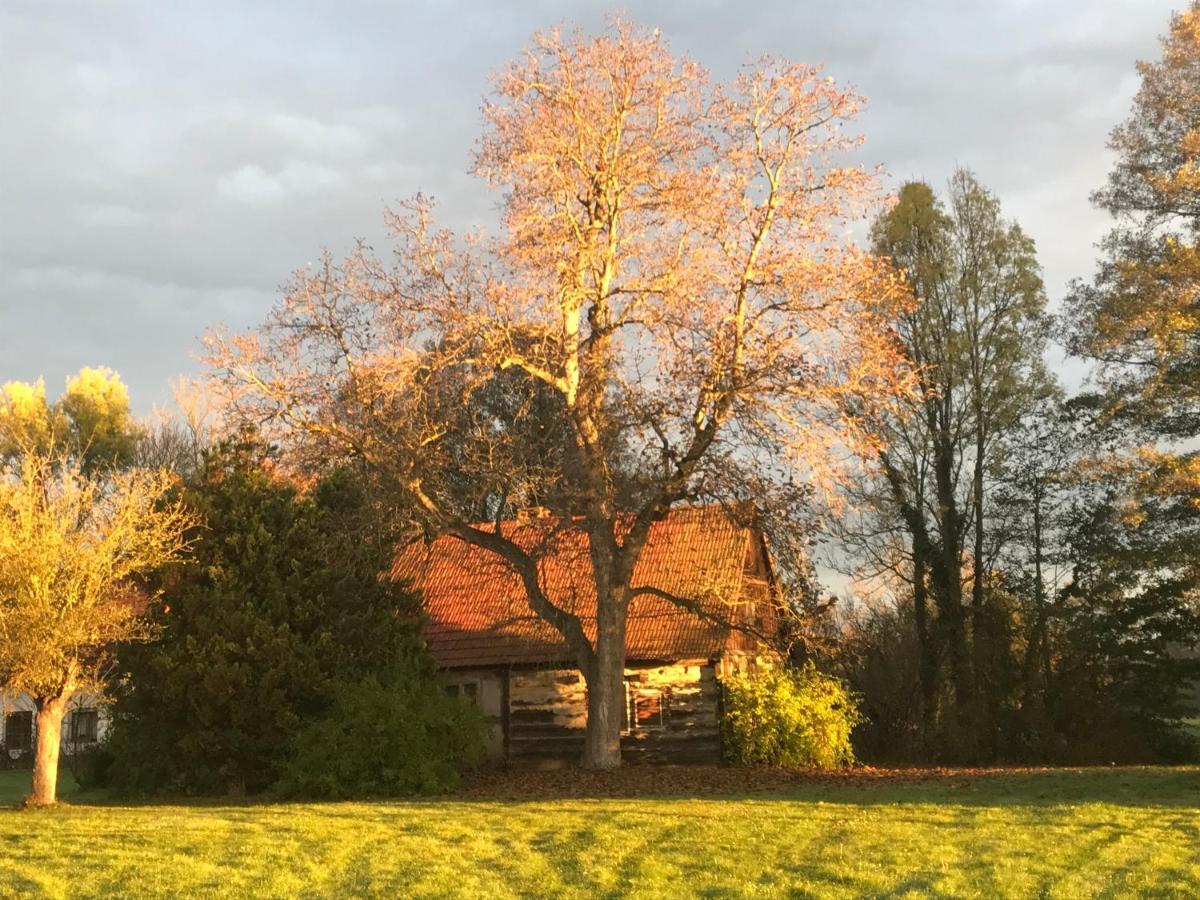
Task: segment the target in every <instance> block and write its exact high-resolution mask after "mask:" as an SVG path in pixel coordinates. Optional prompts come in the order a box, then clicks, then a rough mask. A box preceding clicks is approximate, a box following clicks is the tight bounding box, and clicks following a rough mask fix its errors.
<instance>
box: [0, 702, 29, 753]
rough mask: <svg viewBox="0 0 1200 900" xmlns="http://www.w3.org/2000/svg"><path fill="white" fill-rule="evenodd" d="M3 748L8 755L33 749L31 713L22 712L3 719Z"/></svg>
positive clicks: (10, 714) (13, 713)
mask: <svg viewBox="0 0 1200 900" xmlns="http://www.w3.org/2000/svg"><path fill="white" fill-rule="evenodd" d="M4 747H5V749H7V750H8V751H9V752H10V753H11V752H12V751H14V750H32V749H33V713H31V712H29V711H28V710H22V711H21V712H12V713H9V714H8V715H7V716H5V717H4Z"/></svg>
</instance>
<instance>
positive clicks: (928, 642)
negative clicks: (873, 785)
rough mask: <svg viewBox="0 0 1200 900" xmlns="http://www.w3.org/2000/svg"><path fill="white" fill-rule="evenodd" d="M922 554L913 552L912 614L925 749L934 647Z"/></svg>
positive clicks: (932, 719) (930, 731)
mask: <svg viewBox="0 0 1200 900" xmlns="http://www.w3.org/2000/svg"><path fill="white" fill-rule="evenodd" d="M925 568H926V566H925V555H924V554H923V553H921V552H920V551H917V550H914V551H913V613H914V616H915V617H916V625H917V645H918V652H919V653H920V675H921V727H922V730H923V732H924V733H923V734H922V735H921V740H922V743H923V744H924V745H925V746H924V749H925V750H928V749H929V747H930V745H931V741H932V740H933V735H934V732H935V730H936V727H937V648H936V647H935V646H934V642H933V636H932V635H931V634H930V629H929V588H928V585H926V583H925V577H926V576H925Z"/></svg>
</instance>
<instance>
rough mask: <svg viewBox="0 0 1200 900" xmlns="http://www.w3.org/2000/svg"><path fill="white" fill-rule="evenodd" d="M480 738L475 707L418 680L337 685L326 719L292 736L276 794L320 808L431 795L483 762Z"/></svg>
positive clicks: (393, 677) (420, 676)
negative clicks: (323, 802) (329, 803)
mask: <svg viewBox="0 0 1200 900" xmlns="http://www.w3.org/2000/svg"><path fill="white" fill-rule="evenodd" d="M486 734H487V726H486V723H485V721H484V718H483V716H482V714H481V713H480V711H479V709H478V708H477V707H476V706H475V705H474V704H472V703H470V702H468V701H466V700H460V699H458V698H455V697H449V696H447V695H446V693H445V692H444V691H443V690H442V689H441V688H440V687H439V686H438V685H437V684H436V683H433V682H432V681H430V680H429V678H428V677H427V676H426V675H425V674H424V673H411V672H407V671H393V672H390V673H388V674H387V675H385V676H383V677H378V676H374V675H372V676H368V677H366V678H363V679H361V680H358V681H342V682H339V683H338V684H337V687H336V689H335V693H334V702H333V706H332V709H331V710H330V712H329V714H328V715H326V716H325V717H323V718H321V719H318V720H316V721H313V722H310V723H309V724H307V725H305V726H303V727H302V728H301V729H300V731H299V732H298V733H297V734H296V737H295V739H294V740H293V742H292V745H291V755H290V757H289V759H288V761H287V763H286V764H285V766H284V769H283V773H282V776H281V777H280V779H279V782H278V784H277V785H276V790H277V791H278V792H279V793H280V794H283V795H285V796H304V797H313V798H318V799H327V800H338V799H347V798H362V797H396V796H403V795H406V794H430V793H437V792H439V791H444V790H446V789H448V788H451V787H453V786H454V785H456V784H457V783H458V779H459V776H460V774H461V773H462V772H463V771H464V770H465V769H468V768H471V767H473V766H475V765H477V764H478V763H479V762H480V761H481V760H482V759H483V756H484V751H485V739H486Z"/></svg>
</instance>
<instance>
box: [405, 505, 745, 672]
mask: <svg viewBox="0 0 1200 900" xmlns="http://www.w3.org/2000/svg"><path fill="white" fill-rule="evenodd" d="M501 528H502V533H503V534H504V536H505V537H508V538H510V539H512V540H514V541H515V542H517V543H518V544H519V545H520V546H522V547H524V548H526V549H527V550H528V549H534V550H536V551H537V555H538V557H539V560H540V561H539V569H540V576H541V577H540V581H541V584H542V588H543V590H544V591H545V593H546V595H547V596H548V597H549V598H550V599H551V601H552V602H554V603H555V604H556V605H557V606H559V607H561V608H564V609H568V610H570V611H571V612H573V613H575V614H577V615H579V616H580V617H581V619H582V620H583V625H584V629H585V630H586V631H587V634H588V637H589V638H592V639H594V637H595V615H596V592H595V587H594V584H593V582H592V577H591V566H590V561H589V559H588V554H587V541H586V538H585V537H584V535H583V534H582V533H581V532H579V531H577V530H574V529H562V528H558V527H557V523H556V522H555V521H554V520H545V519H544V520H533V521H531V522H517V521H509V522H504V523H502V525H501ZM752 539H753V535H752V532H751V530H750V528H748V527H746V526H742V525H737V524H735V523H733V522H732V521H731V520H730V519H729V518H728V516H727V515H726V513H725V512H724V511H723V510H722V509H720V508H719V507H692V508H686V509H680V510H676V511H673V512H672V513H671V514H670V515H669V516H668V517H667V518H666V519H665V520H663V521H661V522H657V523H655V524H654V525H653V526H652V528H651V530H650V537H649V540H648V542H647V544H646V547H645V549H644V550H643V552H642V556H641V558H640V559H639V561H638V564H637V567H636V569H635V570H634V578H633V584H634V586H635V587H639V586H649V587H654V588H657V589H659V590H662V591H666V592H667V593H669V594H671V595H673V596H676V597H682V598H686V599H687V600H688V601H690V602H692V603H695V604H696V605H697V607H698V608H699V609H700V610H702V611H704V612H707V613H710V614H713V615H718V616H720V617H721V618H723V619H725V620H726V621H728V619H729V618H730V611H731V609H730V607H731V604H736V603H741V602H742V601H744V600H745V599H746V598H747V595H748V594H753V595H757V596H758V597H759V598H761V597H763V594H764V591H763V589H762V584H761V582H758V583H753V582H752V583H749V584H747V579H746V564H747V559H748V553H749V551H750V549H751V547H752V543H751V542H752ZM393 576H394V577H396V578H400V579H404V580H406V581H408V582H409V583H410V584H411V585H412V586H413V587H414V588H416V589H417V590H419V591H421V592H422V594H423V597H424V601H425V608H426V611H427V613H428V615H429V622H428V624H427V625H426V628H425V637H426V640H427V642H428V644H429V648H430V650H431V652H432V653H433V656H434V659H435V660H436V661H437V663H438V664H439V665H441V666H444V667H462V666H488V665H505V664H510V663H553V662H566V661H570V656H569V653H568V651H567V648H566V645H565V643H564V642H563V640H562V638H561V636H560V635H559V634H558V632H557V631H555V630H554V628H553V627H552V626H550V625H549V624H547V623H546V622H544V621H543V620H542V619H540V618H538V617H537V616H536V615H535V614H534V613H533V612H532V611H531V610H530V608H529V604H528V601H527V600H526V598H525V590H524V587H523V585H522V584H521V582H520V580H519V579H518V578H517V576H516V575H515V574H514V573H513V572H512V571H511V570H510V569H509V568H508V567H507V566H506V564H505V563H504V562H503V561H502V560H501V559H500V558H499V557H497V556H496V555H494V554H492V553H491V552H489V551H487V550H483V549H481V548H478V547H475V546H473V545H471V544H467V543H466V542H464V541H462V540H460V539H458V538H455V537H449V536H443V537H439V538H437V539H436V540H434V541H433V542H432V543H429V544H424V543H415V544H410V545H409V546H407V547H406V548H404V549H403V550H402V551H401V552H400V554H399V555H398V556H397V559H396V564H395V567H394V569H393ZM728 635H729V628H728V626H727V625H722V624H720V623H718V622H714V621H712V620H711V618H706V617H705V615H703V614H697V613H696V612H692V611H690V610H688V609H684V608H681V607H680V606H679V605H677V604H675V603H673V602H671V601H670V600H666V599H663V598H660V597H654V596H649V595H641V596H638V597H635V598H634V600H633V601H632V603H631V605H630V609H629V620H628V628H627V633H626V655H627V657H628V658H630V659H644V660H656V659H685V658H711V657H713V656H716V655H717V654H718V653H720V651H721V649H722V647H723V646H724V645H725V642H726V638H727V637H728Z"/></svg>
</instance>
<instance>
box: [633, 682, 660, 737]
mask: <svg viewBox="0 0 1200 900" xmlns="http://www.w3.org/2000/svg"><path fill="white" fill-rule="evenodd" d="M665 707H666V698H665V697H664V696H663V694H662V692H661V691H637V692H635V693H634V696H633V707H632V710H631V712H632V713H633V721H634V723H635V727H636V728H637V730H638V731H657V730H658V729H660V728H662V727H663V726H664V725H665V724H666V715H665V713H666V710H665Z"/></svg>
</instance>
